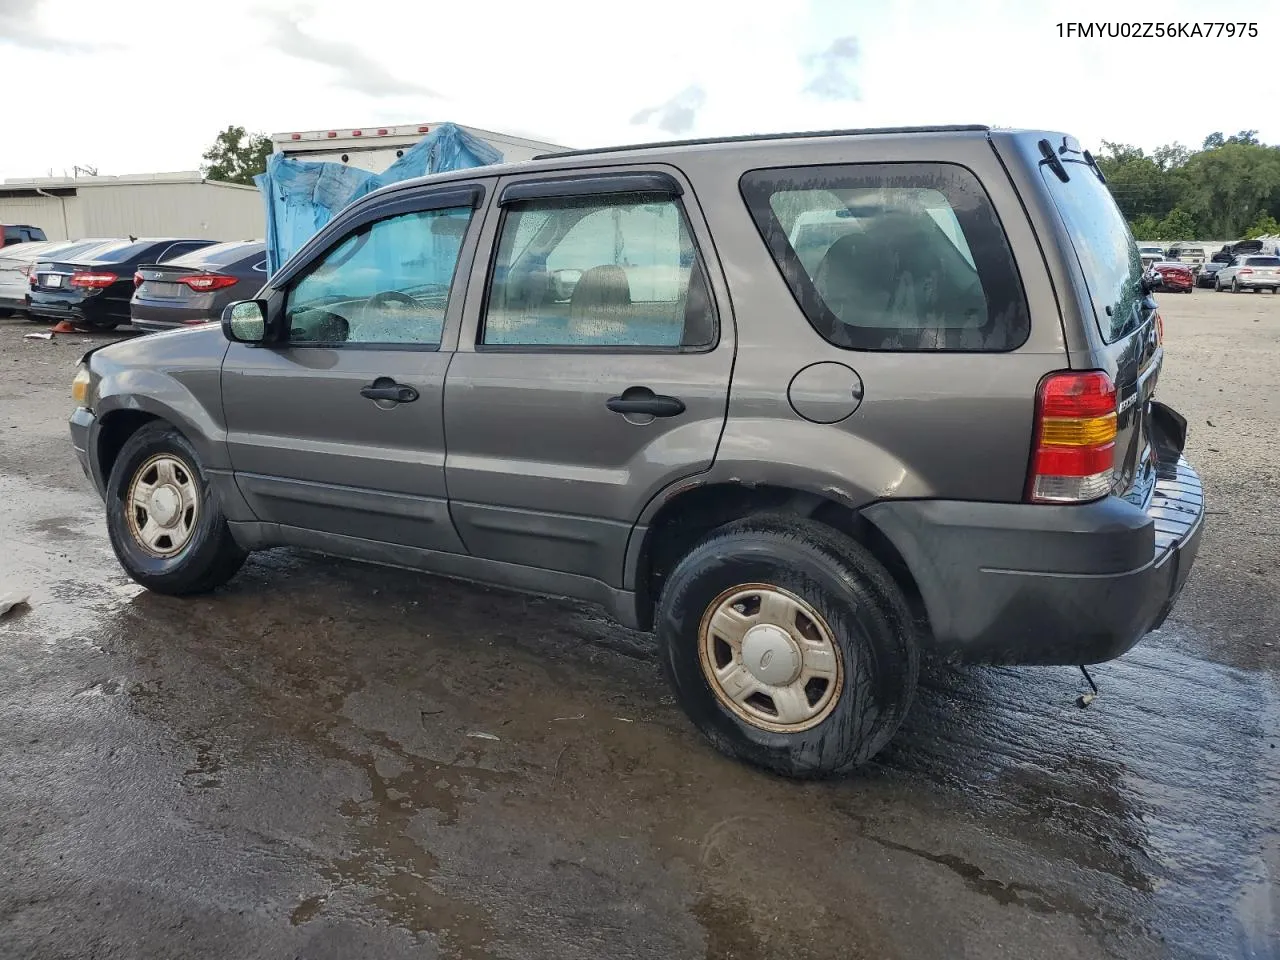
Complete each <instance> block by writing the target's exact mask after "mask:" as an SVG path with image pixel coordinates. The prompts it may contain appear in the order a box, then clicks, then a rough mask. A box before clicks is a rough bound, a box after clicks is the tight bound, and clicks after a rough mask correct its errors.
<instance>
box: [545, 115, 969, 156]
mask: <svg viewBox="0 0 1280 960" xmlns="http://www.w3.org/2000/svg"><path fill="white" fill-rule="evenodd" d="M990 130H991V128H990V127H988V126H986V125H985V124H980V123H968V124H964V123H958V124H951V125H944V126H937V127H862V128H859V129H853V130H803V131H797V132H794V133H743V134H738V135H737V136H732V137H704V138H701V139H698V140H659V141H655V142H653V143H624V144H619V145H618V146H616V147H595V148H593V149H590V150H562V151H559V152H557V153H540V154H538V155H537V156H536V157H534V158H533V159H535V160H546V159H553V158H558V157H586V156H591V155H593V154H597V153H619V152H621V151H623V150H651V149H655V148H658V147H695V146H705V145H708V144H716V143H744V142H747V141H751V140H798V139H801V138H804V137H856V136H870V135H875V134H886V133H987V132H989V131H990Z"/></svg>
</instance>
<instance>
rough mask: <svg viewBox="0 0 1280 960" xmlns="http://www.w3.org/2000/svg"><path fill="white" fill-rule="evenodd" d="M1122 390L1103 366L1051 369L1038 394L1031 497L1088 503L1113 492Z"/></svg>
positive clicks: (1037, 500) (1029, 487) (1038, 500)
mask: <svg viewBox="0 0 1280 960" xmlns="http://www.w3.org/2000/svg"><path fill="white" fill-rule="evenodd" d="M1115 446H1116V388H1115V384H1113V383H1112V382H1111V378H1110V377H1109V376H1107V374H1105V373H1103V372H1102V371H1101V370H1090V371H1087V372H1084V373H1051V374H1049V375H1048V376H1047V377H1045V378H1044V379H1043V380H1041V381H1040V389H1039V391H1038V393H1037V396H1036V423H1035V440H1034V442H1033V445H1032V453H1031V472H1030V475H1029V476H1028V478H1027V499H1028V500H1030V501H1031V502H1032V503H1083V502H1085V501H1088V500H1097V499H1098V498H1100V497H1105V496H1106V495H1107V494H1108V493H1109V492H1110V490H1111V480H1112V474H1113V469H1114V463H1115Z"/></svg>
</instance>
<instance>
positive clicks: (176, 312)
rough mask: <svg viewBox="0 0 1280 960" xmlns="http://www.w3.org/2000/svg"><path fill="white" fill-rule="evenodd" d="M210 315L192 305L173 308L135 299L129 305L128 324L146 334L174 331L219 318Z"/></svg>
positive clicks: (205, 310)
mask: <svg viewBox="0 0 1280 960" xmlns="http://www.w3.org/2000/svg"><path fill="white" fill-rule="evenodd" d="M211 313H212V311H210V310H209V309H202V308H200V307H198V306H195V305H193V304H187V305H185V306H173V305H172V304H171V303H170V304H164V303H156V302H155V301H149V300H139V299H137V298H135V299H134V300H133V302H132V303H131V304H130V305H129V316H130V322H131V323H132V324H133V325H134V326H135V327H137V328H138V329H139V330H143V331H146V332H148V333H154V332H156V331H158V330H176V329H178V328H179V327H185V326H193V325H195V324H199V323H211V322H213V321H214V320H218V319H219V318H220V317H217V316H212V315H211Z"/></svg>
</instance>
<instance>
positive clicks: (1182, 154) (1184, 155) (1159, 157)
mask: <svg viewBox="0 0 1280 960" xmlns="http://www.w3.org/2000/svg"><path fill="white" fill-rule="evenodd" d="M1151 159H1152V160H1154V161H1155V162H1156V166H1157V167H1159V168H1160V169H1161V170H1165V171H1168V170H1173V169H1175V168H1177V167H1180V166H1182V165H1183V164H1184V163H1186V162H1187V161H1188V160H1190V159H1191V151H1190V150H1188V149H1187V148H1186V147H1184V146H1183V145H1182V144H1180V143H1176V142H1175V143H1166V144H1164V145H1163V146H1160V147H1156V148H1155V150H1154V151H1152V153H1151Z"/></svg>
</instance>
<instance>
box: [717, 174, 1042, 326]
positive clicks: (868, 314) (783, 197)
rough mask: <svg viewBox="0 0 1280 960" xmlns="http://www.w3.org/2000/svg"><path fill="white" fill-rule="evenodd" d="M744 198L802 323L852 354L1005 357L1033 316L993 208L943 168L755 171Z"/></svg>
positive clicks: (965, 177)
mask: <svg viewBox="0 0 1280 960" xmlns="http://www.w3.org/2000/svg"><path fill="white" fill-rule="evenodd" d="M740 189H741V191H742V196H743V198H744V199H745V200H746V203H747V207H748V209H749V210H750V212H751V217H752V219H753V220H754V221H755V224H756V227H757V229H759V231H760V235H761V237H762V238H763V239H764V242H765V245H766V246H767V247H768V248H769V252H770V253H771V254H772V255H773V259H774V262H775V263H776V264H777V265H778V269H779V270H780V271H781V272H782V276H783V278H784V279H785V280H786V282H787V286H788V287H790V289H791V293H792V295H793V296H794V297H795V299H796V302H797V303H798V304H799V305H800V308H801V309H802V310H803V311H804V314H805V316H806V317H807V318H808V320H809V323H810V324H812V325H813V328H814V329H815V330H816V331H817V332H818V333H819V334H821V335H822V336H823V337H824V338H825V339H827V340H828V341H829V342H831V343H833V344H835V345H836V346H838V347H846V348H850V349H856V350H889V351H922V350H955V351H1004V350H1013V349H1015V348H1017V347H1019V346H1021V345H1022V344H1023V343H1024V342H1025V341H1026V339H1027V336H1028V334H1029V333H1030V331H1031V321H1030V313H1029V311H1028V308H1027V302H1026V296H1025V294H1024V293H1023V289H1022V282H1021V280H1020V279H1019V277H1018V272H1017V267H1016V266H1015V265H1014V261H1013V255H1012V253H1011V251H1010V249H1009V243H1008V240H1007V238H1006V237H1005V234H1004V229H1003V228H1002V227H1001V225H1000V221H999V219H998V218H997V216H996V213H995V209H994V207H992V205H991V200H990V198H989V197H988V196H987V193H986V191H985V190H984V189H983V187H982V184H981V183H980V182H979V181H978V179H977V177H976V176H974V174H973V173H972V172H970V171H969V170H967V169H965V168H964V167H960V166H957V165H955V164H949V163H895V164H847V165H840V166H823V167H792V168H785V169H771V170H754V171H751V172H749V173H747V174H745V175H744V176H743V177H742V180H741V182H740Z"/></svg>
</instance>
